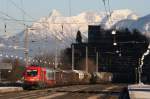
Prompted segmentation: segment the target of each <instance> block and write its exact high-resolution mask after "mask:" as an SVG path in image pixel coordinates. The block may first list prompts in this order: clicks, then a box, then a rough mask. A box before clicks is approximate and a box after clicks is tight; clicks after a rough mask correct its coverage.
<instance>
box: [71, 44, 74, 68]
mask: <svg viewBox="0 0 150 99" xmlns="http://www.w3.org/2000/svg"><path fill="white" fill-rule="evenodd" d="M71 48H72V70H74V45H72V46H71Z"/></svg>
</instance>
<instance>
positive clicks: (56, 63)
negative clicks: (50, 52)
mask: <svg viewBox="0 0 150 99" xmlns="http://www.w3.org/2000/svg"><path fill="white" fill-rule="evenodd" d="M56 42H57V41H56ZM57 67H58V47H57V44H56V53H55V69H57Z"/></svg>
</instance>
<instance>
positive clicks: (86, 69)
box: [85, 46, 88, 72]
mask: <svg viewBox="0 0 150 99" xmlns="http://www.w3.org/2000/svg"><path fill="white" fill-rule="evenodd" d="M85 65H86V68H85V71H86V72H88V46H86V63H85Z"/></svg>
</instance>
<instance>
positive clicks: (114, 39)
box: [72, 25, 149, 82]
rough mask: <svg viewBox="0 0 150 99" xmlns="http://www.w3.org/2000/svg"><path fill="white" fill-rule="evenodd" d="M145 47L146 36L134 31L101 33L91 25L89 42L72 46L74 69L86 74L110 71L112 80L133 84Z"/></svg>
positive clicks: (104, 31)
mask: <svg viewBox="0 0 150 99" xmlns="http://www.w3.org/2000/svg"><path fill="white" fill-rule="evenodd" d="M148 44H149V43H148V40H147V39H146V37H144V36H142V35H141V34H140V33H139V32H138V31H136V30H134V31H133V33H131V32H130V31H129V30H128V29H124V30H121V31H116V30H104V29H102V28H101V26H99V25H97V26H92V25H91V26H89V28H88V42H86V43H73V44H72V48H73V47H74V66H75V69H81V70H87V71H88V72H95V71H103V72H112V73H113V74H114V81H119V80H121V79H122V80H124V81H127V82H135V81H136V80H137V79H138V78H137V67H138V66H139V64H140V63H139V62H140V61H139V60H140V58H141V56H142V54H143V53H144V52H145V51H146V50H147V47H148ZM87 67H88V68H87Z"/></svg>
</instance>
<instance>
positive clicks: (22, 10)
mask: <svg viewBox="0 0 150 99" xmlns="http://www.w3.org/2000/svg"><path fill="white" fill-rule="evenodd" d="M9 1H10V2H11V3H12V4H13V5H14V6H15V7H16V8H17V9H19V10H20V11H21V12H23V13H24V14H26V15H27V16H28V17H30V18H31V19H34V18H33V17H32V16H31V15H29V14H28V13H27V12H26V11H25V10H24V9H22V8H21V7H19V6H18V5H17V4H16V3H15V2H14V1H13V0H9ZM22 3H23V1H22Z"/></svg>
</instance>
